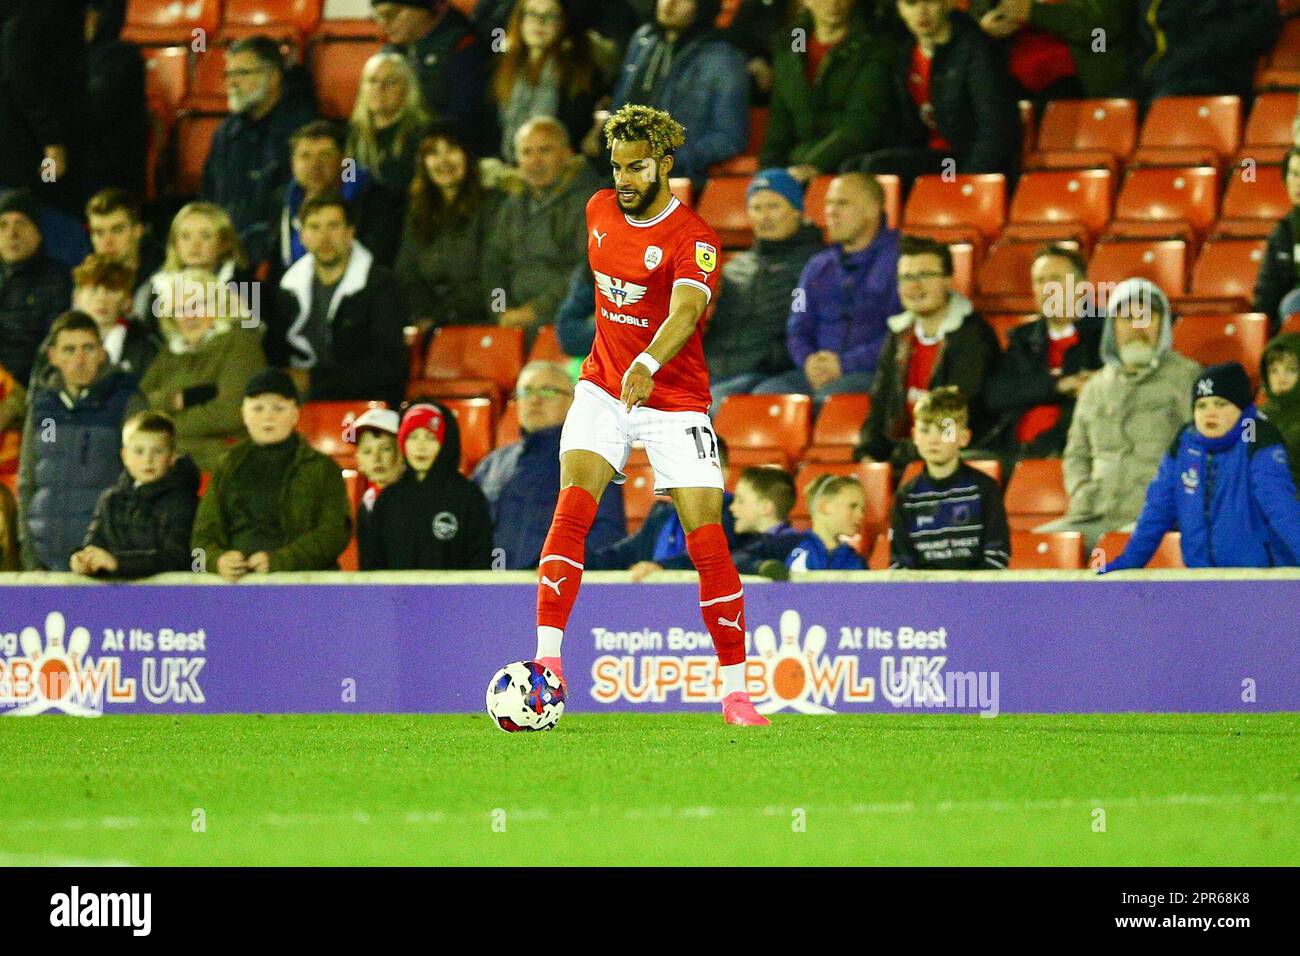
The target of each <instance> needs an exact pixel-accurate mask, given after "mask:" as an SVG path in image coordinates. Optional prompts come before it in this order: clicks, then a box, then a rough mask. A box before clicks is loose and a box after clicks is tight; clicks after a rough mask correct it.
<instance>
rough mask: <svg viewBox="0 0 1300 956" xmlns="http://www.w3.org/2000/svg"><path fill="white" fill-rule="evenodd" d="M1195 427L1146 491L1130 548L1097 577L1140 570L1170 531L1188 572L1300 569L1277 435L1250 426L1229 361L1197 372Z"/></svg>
mask: <svg viewBox="0 0 1300 956" xmlns="http://www.w3.org/2000/svg"><path fill="white" fill-rule="evenodd" d="M1192 418H1193V421H1192V424H1190V425H1186V426H1184V427H1183V430H1182V431H1181V432H1180V433H1179V434H1178V437H1177V438H1175V439H1174V442H1173V444H1172V445H1171V446H1170V448H1169V451H1168V452H1166V453H1165V457H1164V460H1163V461H1162V462H1161V463H1160V470H1159V471H1158V472H1157V473H1156V477H1155V478H1154V479H1152V481H1151V484H1150V485H1149V486H1148V487H1147V496H1146V503H1145V504H1144V505H1143V506H1142V514H1141V515H1140V516H1139V517H1138V522H1137V529H1136V530H1135V531H1134V532H1133V536H1132V537H1131V538H1130V539H1129V543H1128V547H1126V548H1125V549H1124V553H1123V554H1121V555H1120V556H1119V557H1118V558H1116V559H1115V561H1114V562H1113V563H1112V564H1110V565H1109V566H1106V567H1103V568H1102V569H1101V570H1102V572H1106V571H1120V570H1124V569H1126V568H1141V567H1145V566H1146V563H1147V562H1148V561H1149V560H1151V556H1152V555H1153V554H1154V553H1155V551H1156V548H1157V547H1158V546H1159V544H1160V539H1161V538H1162V537H1163V536H1164V534H1165V532H1167V531H1175V530H1177V531H1180V532H1181V533H1182V549H1183V563H1184V564H1186V565H1187V566H1188V567H1189V568H1267V567H1276V566H1279V565H1295V564H1297V563H1300V561H1298V559H1300V502H1297V501H1296V488H1295V483H1294V482H1293V481H1292V479H1291V471H1290V465H1289V463H1288V461H1287V454H1286V446H1285V445H1284V444H1283V441H1282V435H1281V433H1280V432H1279V431H1278V430H1277V427H1276V426H1274V425H1273V424H1271V423H1270V422H1268V421H1267V420H1265V419H1263V418H1259V417H1257V414H1256V411H1255V406H1254V403H1253V402H1252V401H1251V388H1250V380H1249V379H1248V378H1247V376H1246V370H1245V369H1244V368H1242V367H1241V365H1240V364H1238V363H1237V362H1226V363H1224V364H1222V365H1214V366H1211V367H1210V368H1207V369H1206V370H1205V371H1204V372H1202V373H1201V374H1200V375H1199V376H1198V377H1197V379H1196V382H1195V384H1194V385H1193V386H1192Z"/></svg>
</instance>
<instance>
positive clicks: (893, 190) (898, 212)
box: [803, 173, 903, 232]
mask: <svg viewBox="0 0 1300 956" xmlns="http://www.w3.org/2000/svg"><path fill="white" fill-rule="evenodd" d="M834 178H835V174H834V173H826V174H825V175H822V176H818V177H817V178H816V179H814V180H813V181H812V182H810V183H809V184H808V188H807V190H806V191H805V192H804V197H803V216H804V218H805V219H807V220H808V221H809V222H812V223H815V224H816V225H817V226H819V227H820V228H821V229H822V231H823V232H825V231H826V190H827V189H829V188H830V185H831V180H833V179H834ZM876 182H878V183H880V190H881V192H883V193H884V194H885V224H886V225H887V226H889V228H890V229H897V228H898V222H899V218H900V217H901V216H902V208H903V201H902V185H901V184H900V182H899V179H898V177H897V176H895V175H893V174H892V173H881V174H880V175H878V176H876Z"/></svg>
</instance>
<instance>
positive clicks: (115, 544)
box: [82, 455, 199, 578]
mask: <svg viewBox="0 0 1300 956" xmlns="http://www.w3.org/2000/svg"><path fill="white" fill-rule="evenodd" d="M198 506H199V470H198V468H196V467H195V466H194V462H193V460H192V459H191V458H190V457H189V456H188V455H182V456H181V457H180V458H178V459H176V464H175V465H173V466H172V470H171V471H169V472H167V474H165V475H163V476H162V477H161V478H159V479H158V480H157V481H151V482H149V483H148V484H145V485H138V486H137V485H136V483H135V480H134V479H132V477H131V474H130V472H128V471H126V470H125V469H123V471H122V475H121V477H120V478H118V480H117V484H116V485H114V486H113V487H112V488H109V489H108V490H107V491H105V492H104V493H103V494H102V495H100V496H99V504H98V505H96V506H95V517H94V519H93V520H92V521H91V523H90V527H89V528H88V529H87V530H86V539H85V541H83V542H82V547H89V546H91V545H94V546H95V547H99V548H103V549H104V550H105V551H107V552H108V553H109V554H111V555H112V556H113V557H114V558H116V559H117V571H116V572H115V573H114V574H113V577H118V578H144V577H148V576H150V575H152V574H162V573H163V572H164V571H188V570H190V567H191V559H190V531H191V530H192V529H193V527H194V512H195V511H196V510H197V509H198Z"/></svg>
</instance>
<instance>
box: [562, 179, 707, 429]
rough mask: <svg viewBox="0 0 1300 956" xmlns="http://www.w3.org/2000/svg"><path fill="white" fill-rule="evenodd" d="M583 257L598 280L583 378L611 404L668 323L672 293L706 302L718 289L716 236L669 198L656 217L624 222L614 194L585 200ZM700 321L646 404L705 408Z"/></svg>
mask: <svg viewBox="0 0 1300 956" xmlns="http://www.w3.org/2000/svg"><path fill="white" fill-rule="evenodd" d="M587 259H588V261H589V262H590V263H591V271H592V274H593V275H594V276H595V279H596V341H595V343H594V344H593V345H592V347H591V354H590V355H589V356H587V360H586V361H585V362H583V363H582V374H581V376H580V377H581V378H582V379H583V380H584V381H588V382H591V383H593V384H595V385H598V386H600V387H601V388H603V389H604V390H605V391H606V392H608V393H609V394H610V395H613V396H614V397H615V398H618V397H620V396H621V395H622V394H623V375H624V373H626V372H627V369H628V366H629V365H631V364H632V360H633V359H634V358H636V357H637V356H638V355H640V354H641V353H642V352H644V351H645V349H646V346H648V345H649V344H650V340H651V339H653V338H654V337H655V333H656V332H658V331H659V326H661V325H662V324H663V323H664V322H665V321H666V320H667V318H668V305H669V302H670V300H671V299H672V294H673V288H674V287H675V286H677V285H681V284H686V285H693V286H695V287H697V288H699V289H701V290H702V291H703V292H704V293H705V294H706V295H707V296H708V297H709V298H710V299H712V298H713V294H714V293H715V292H716V291H717V288H718V276H719V275H721V272H722V270H721V269H719V268H718V236H717V234H716V233H715V232H714V231H713V230H712V229H711V228H710V227H709V226H708V224H707V223H705V221H704V220H703V219H701V218H700V217H699V216H697V215H696V214H695V213H694V212H693V211H692V210H691V209H690V208H689V207H687V206H684V205H682V204H681V203H680V202H678V201H677V197H675V196H674V197H673V198H672V200H671V201H670V202H669V203H668V207H667V208H666V209H664V211H663V212H661V213H660V214H659V215H658V216H656V217H655V218H654V219H649V220H646V221H644V222H640V221H636V220H632V219H629V218H628V216H627V215H626V214H625V213H624V212H623V210H622V209H620V208H619V205H618V196H617V194H616V193H615V192H614V190H612V189H602V190H600V192H598V193H596V194H595V195H594V196H592V197H591V199H589V200H588V201H587ZM709 401H710V399H709V369H708V366H707V365H706V364H705V362H704V320H703V319H701V320H700V322H699V324H698V325H696V327H695V332H694V333H693V334H692V335H691V337H690V338H689V339H687V340H686V344H685V345H683V346H682V348H681V351H679V352H678V353H677V354H676V355H674V356H673V357H672V358H671V359H670V360H669V361H667V362H665V363H664V365H663V367H662V368H661V369H659V371H658V372H656V373H655V387H654V391H652V392H651V393H650V398H649V399H647V400H646V402H645V404H646V406H647V407H649V408H658V409H660V410H662V411H666V412H704V411H708V408H709Z"/></svg>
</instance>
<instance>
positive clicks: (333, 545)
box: [190, 368, 351, 582]
mask: <svg viewBox="0 0 1300 956" xmlns="http://www.w3.org/2000/svg"><path fill="white" fill-rule="evenodd" d="M241 412H242V415H243V419H244V427H245V428H247V429H248V438H247V439H245V440H244V441H242V442H240V443H239V444H237V445H235V446H234V447H233V448H231V449H230V451H228V452H227V453H226V455H225V457H223V458H222V459H221V462H220V463H219V464H218V465H217V468H216V470H215V471H214V472H213V473H212V481H211V482H210V483H209V485H208V490H207V493H206V494H205V495H204V496H203V499H202V501H201V502H200V503H199V512H198V515H197V516H196V517H195V519H194V533H193V534H192V535H191V539H190V544H191V546H192V547H193V548H194V549H196V550H197V551H198V553H199V556H200V559H201V560H202V561H203V564H204V567H203V568H201V570H207V571H212V572H215V573H217V574H219V575H221V577H223V578H224V579H225V580H227V581H231V582H234V581H238V580H240V579H241V578H243V577H244V575H246V574H267V573H269V572H272V571H337V570H338V559H339V555H340V554H342V553H343V549H344V548H346V547H347V544H348V537H349V535H350V533H351V518H350V509H349V507H348V499H347V491H346V490H345V489H344V486H343V474H342V472H341V471H340V470H339V467H338V465H337V464H335V462H334V460H333V459H332V458H330V457H328V456H326V455H322V454H321V453H320V452H318V451H316V450H315V449H314V448H312V447H311V445H309V444H307V441H306V439H304V438H303V437H302V435H300V434H298V432H296V431H295V430H294V429H295V428H296V427H297V425H298V415H299V408H298V390H297V388H295V387H294V384H293V379H291V378H290V377H289V373H288V372H285V371H284V370H283V369H278V368H266V369H262V370H261V371H259V372H256V373H254V374H253V376H252V377H251V378H249V380H248V384H247V386H246V387H245V388H244V402H243V406H242V407H241Z"/></svg>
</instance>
